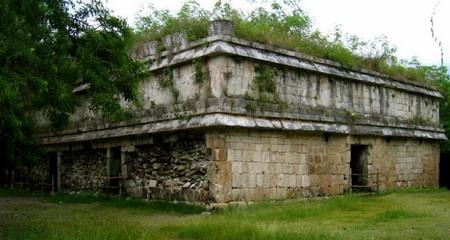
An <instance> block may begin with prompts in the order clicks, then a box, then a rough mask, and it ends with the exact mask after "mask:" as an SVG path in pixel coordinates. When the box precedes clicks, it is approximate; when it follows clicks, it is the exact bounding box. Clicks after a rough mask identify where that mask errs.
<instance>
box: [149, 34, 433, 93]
mask: <svg viewBox="0 0 450 240" xmlns="http://www.w3.org/2000/svg"><path fill="white" fill-rule="evenodd" d="M217 54H225V55H235V56H240V57H244V58H251V59H255V60H259V61H265V62H270V63H273V64H280V65H284V66H290V67H293V68H299V69H304V70H307V71H312V72H319V73H322V74H327V75H333V76H337V77H342V78H346V79H351V80H356V81H362V82H367V83H370V84H373V85H382V86H386V87H390V88H395V89H401V90H404V91H408V92H414V93H420V94H423V95H427V96H432V97H435V98H442V95H441V94H440V93H439V92H438V91H436V90H432V89H431V88H429V87H426V86H423V85H421V84H419V83H414V82H409V81H401V80H396V79H392V78H390V77H389V76H387V75H383V74H380V73H376V72H372V71H367V70H355V69H348V68H345V67H343V66H341V65H340V64H338V63H334V62H332V61H328V60H323V59H318V58H313V57H309V56H305V55H303V54H301V53H297V52H294V51H289V50H286V49H279V48H275V47H271V46H267V45H263V44H258V43H252V42H248V41H245V40H242V39H238V38H234V37H230V36H220V35H219V36H211V37H208V38H205V39H201V40H198V41H196V42H193V43H191V44H190V45H189V46H187V47H186V48H184V49H182V50H180V51H178V52H175V53H172V54H170V55H171V57H170V58H169V57H168V55H167V54H164V53H163V54H162V56H164V55H166V57H163V58H162V59H161V61H154V60H155V57H154V56H150V57H147V58H146V59H145V60H146V61H149V62H153V63H151V64H150V70H151V71H155V70H159V69H162V68H165V67H168V66H172V65H177V64H182V63H185V62H189V61H192V60H193V59H196V58H200V57H204V56H208V55H217Z"/></svg>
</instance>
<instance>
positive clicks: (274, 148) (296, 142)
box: [211, 130, 439, 201]
mask: <svg viewBox="0 0 450 240" xmlns="http://www.w3.org/2000/svg"><path fill="white" fill-rule="evenodd" d="M213 136H214V135H213ZM222 136H223V137H225V139H226V143H225V146H226V149H227V152H228V154H227V162H229V164H231V169H228V165H227V164H226V163H224V164H222V165H217V166H216V167H218V168H219V169H216V172H221V171H222V172H230V173H231V174H230V175H229V177H227V178H223V176H222V175H219V176H212V179H211V181H212V182H220V183H221V185H220V188H217V189H216V191H218V192H216V194H217V195H218V196H222V195H227V196H228V198H220V199H216V200H218V201H255V200H262V199H267V198H270V199H285V198H294V197H301V196H307V197H311V196H322V195H334V194H340V193H343V192H344V191H345V190H348V189H349V187H350V185H351V182H350V179H351V177H350V175H349V174H350V172H349V169H350V159H349V158H350V155H349V153H350V146H351V144H364V145H368V146H369V158H368V166H369V185H371V186H372V189H373V190H388V189H393V188H398V187H430V186H436V184H437V179H438V162H439V156H438V155H439V151H438V148H439V144H438V143H437V142H421V141H418V140H414V139H393V140H391V141H390V142H387V141H386V140H385V139H383V138H380V137H349V136H344V135H332V136H331V137H330V138H329V139H328V141H327V140H326V139H325V138H324V137H323V136H322V135H318V134H306V133H288V132H271V131H258V130H250V131H244V130H233V131H227V132H226V133H224V134H223V135H222ZM243 143H245V144H243ZM244 166H245V167H244ZM220 167H223V169H220ZM377 173H378V174H377ZM227 184H231V186H228V187H227Z"/></svg>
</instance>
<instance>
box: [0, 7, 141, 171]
mask: <svg viewBox="0 0 450 240" xmlns="http://www.w3.org/2000/svg"><path fill="white" fill-rule="evenodd" d="M0 6H1V7H0V106H2V107H1V108H0V116H1V118H0V154H1V156H0V159H2V161H4V160H5V159H6V160H9V161H8V162H9V163H11V162H12V159H15V160H19V161H20V160H27V159H30V158H33V156H35V154H34V153H36V151H35V145H36V144H35V142H34V140H33V138H32V136H31V135H32V129H33V122H32V120H31V117H30V116H32V115H33V114H34V113H36V112H38V111H41V112H44V113H45V115H46V116H47V117H48V118H49V119H50V120H51V121H52V123H53V126H54V127H55V128H58V127H61V126H63V125H64V124H65V123H66V122H67V120H68V118H69V116H70V114H71V113H73V112H74V111H75V109H76V108H77V106H79V105H80V104H81V102H82V101H84V100H86V99H87V100H89V101H90V102H91V108H92V109H93V110H95V111H100V112H101V113H103V115H104V116H105V117H108V118H110V119H120V118H121V117H123V111H122V109H121V108H120V105H119V100H120V99H125V100H129V101H136V100H137V94H138V92H137V84H138V82H139V80H140V79H142V78H143V77H144V76H145V75H146V72H145V70H144V66H143V64H141V63H139V62H137V61H135V60H133V59H132V58H130V56H129V55H128V51H129V49H130V47H132V34H133V32H132V30H131V29H130V28H129V27H128V26H127V24H126V22H125V21H124V20H122V19H119V18H117V17H114V16H111V15H110V13H109V12H108V11H107V10H106V9H105V8H104V7H103V6H102V4H101V3H100V2H99V1H97V0H94V1H89V2H83V1H76V2H74V1H72V0H27V1H16V0H0ZM83 84H85V85H86V84H87V85H88V86H89V87H90V89H89V90H88V91H85V92H83V93H82V94H77V93H74V91H73V90H74V89H75V88H76V87H79V86H80V85H83ZM0 163H1V162H0ZM3 163H5V162H3Z"/></svg>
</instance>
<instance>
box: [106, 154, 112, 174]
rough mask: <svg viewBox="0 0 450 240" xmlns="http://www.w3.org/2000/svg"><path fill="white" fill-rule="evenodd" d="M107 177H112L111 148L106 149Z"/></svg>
mask: <svg viewBox="0 0 450 240" xmlns="http://www.w3.org/2000/svg"><path fill="white" fill-rule="evenodd" d="M106 176H107V177H108V181H109V176H111V148H106Z"/></svg>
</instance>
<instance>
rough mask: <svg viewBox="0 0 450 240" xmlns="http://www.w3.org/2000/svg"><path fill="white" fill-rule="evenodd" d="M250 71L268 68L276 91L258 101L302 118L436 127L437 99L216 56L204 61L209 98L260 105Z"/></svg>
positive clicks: (302, 71) (282, 67)
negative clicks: (349, 117)
mask: <svg viewBox="0 0 450 240" xmlns="http://www.w3.org/2000/svg"><path fill="white" fill-rule="evenodd" d="M256 65H259V66H262V68H270V69H271V71H272V72H273V77H272V80H273V81H274V83H275V85H276V89H275V92H274V93H264V95H265V96H264V98H265V99H264V100H265V101H267V100H269V102H270V101H272V102H273V103H276V102H283V103H284V104H287V107H288V108H291V107H293V106H297V107H298V108H299V109H298V111H300V112H302V111H304V110H305V109H307V110H308V109H309V110H308V111H306V112H303V114H307V113H308V112H309V113H314V114H319V115H327V114H333V112H334V111H342V112H344V113H345V112H347V113H351V114H353V115H359V116H365V117H367V116H372V117H373V119H379V118H380V116H381V117H383V118H384V119H383V120H382V121H380V120H379V121H380V123H382V124H383V123H384V124H386V123H389V124H396V123H397V122H405V123H408V122H409V123H413V124H415V125H424V126H433V127H436V126H438V123H439V99H436V98H433V97H430V96H425V95H421V94H416V93H410V92H407V91H404V90H398V89H393V88H387V87H385V86H379V85H375V84H371V83H363V82H360V81H352V80H350V79H344V78H340V77H336V76H329V75H325V74H320V73H314V72H309V71H304V70H298V69H292V68H288V67H284V66H276V65H269V64H265V63H260V62H257V61H254V60H246V59H239V58H235V57H226V56H218V57H215V58H211V59H210V60H209V65H208V67H209V71H210V74H211V79H212V82H211V90H212V95H213V96H215V97H223V96H224V95H225V96H227V97H232V98H236V97H239V98H243V97H245V98H254V99H256V100H257V101H261V100H260V99H259V100H258V98H260V96H258V95H259V94H260V93H258V92H257V91H255V90H256V88H255V83H254V78H255V76H256V75H258V73H257V72H256V71H255V66H256ZM302 109H303V110H302ZM293 110H294V111H295V109H285V110H284V111H282V112H289V111H293ZM314 110H318V112H317V111H314ZM264 111H266V110H264Z"/></svg>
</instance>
